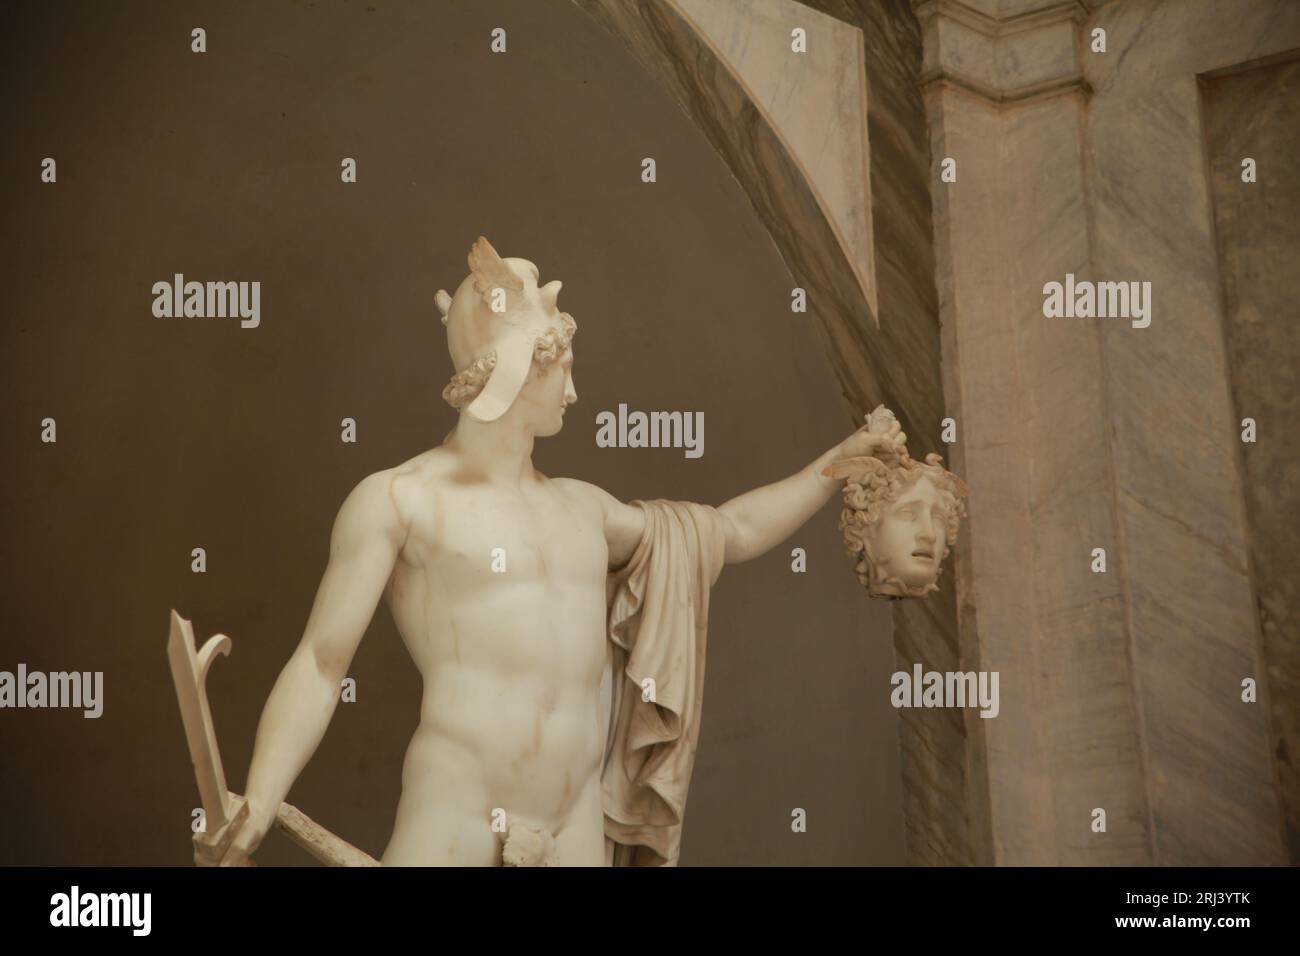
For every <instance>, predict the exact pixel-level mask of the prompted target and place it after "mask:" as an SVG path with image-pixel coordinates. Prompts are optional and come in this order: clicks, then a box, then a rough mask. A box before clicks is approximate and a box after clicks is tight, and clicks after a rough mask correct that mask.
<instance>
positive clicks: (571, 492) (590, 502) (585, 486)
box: [546, 478, 618, 513]
mask: <svg viewBox="0 0 1300 956" xmlns="http://www.w3.org/2000/svg"><path fill="white" fill-rule="evenodd" d="M546 480H547V482H549V483H550V485H551V487H552V488H554V489H555V490H556V491H558V492H559V493H560V494H562V495H564V496H565V497H567V498H570V499H572V500H574V501H577V502H579V503H581V504H582V505H584V506H586V507H589V508H596V509H599V510H600V511H601V513H604V512H605V511H606V510H608V508H609V504H610V502H613V503H615V504H617V503H618V499H617V498H615V497H614V496H613V495H611V494H610V493H609V492H608V491H606V490H605V489H604V488H601V487H600V486H599V485H593V484H592V483H591V482H589V481H583V480H582V479H580V478H548V479H546Z"/></svg>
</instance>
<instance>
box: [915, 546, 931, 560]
mask: <svg viewBox="0 0 1300 956" xmlns="http://www.w3.org/2000/svg"><path fill="white" fill-rule="evenodd" d="M912 557H914V558H925V559H926V560H929V561H933V560H934V552H933V551H926V550H925V549H924V548H922V549H920V550H918V551H913V552H912Z"/></svg>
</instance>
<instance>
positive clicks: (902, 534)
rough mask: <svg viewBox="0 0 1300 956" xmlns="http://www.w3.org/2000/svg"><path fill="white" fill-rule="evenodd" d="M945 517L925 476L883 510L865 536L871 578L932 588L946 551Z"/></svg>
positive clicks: (941, 505)
mask: <svg viewBox="0 0 1300 956" xmlns="http://www.w3.org/2000/svg"><path fill="white" fill-rule="evenodd" d="M945 513H946V512H945V507H944V502H943V499H942V498H941V497H940V495H939V490H938V489H937V488H936V487H935V485H934V482H933V481H931V480H930V478H929V476H928V475H923V476H922V477H921V478H919V479H917V481H916V482H915V483H913V484H912V485H911V487H909V488H907V489H906V490H905V491H904V492H903V493H902V494H901V495H899V497H898V500H897V501H895V502H892V503H891V504H889V505H888V506H886V508H885V510H884V512H883V514H882V515H881V517H880V520H879V521H878V522H877V523H876V525H875V527H874V528H873V529H872V531H871V532H870V534H869V535H868V545H869V548H868V553H869V558H870V562H871V565H872V569H873V572H874V574H873V575H872V576H873V578H875V579H876V580H881V579H888V578H897V579H898V580H899V581H901V582H902V583H903V584H904V585H905V586H906V587H907V588H909V589H923V588H926V587H927V586H928V585H931V584H933V583H934V582H935V580H936V579H937V578H938V577H939V565H940V563H941V562H942V561H943V556H944V553H945V552H946V551H947V549H948V532H947V524H946V521H945Z"/></svg>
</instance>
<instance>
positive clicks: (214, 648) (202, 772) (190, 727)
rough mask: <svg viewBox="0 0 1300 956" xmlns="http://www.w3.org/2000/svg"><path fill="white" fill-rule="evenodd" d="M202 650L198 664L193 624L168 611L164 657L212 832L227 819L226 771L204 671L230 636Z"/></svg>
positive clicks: (226, 650) (226, 646) (224, 649)
mask: <svg viewBox="0 0 1300 956" xmlns="http://www.w3.org/2000/svg"><path fill="white" fill-rule="evenodd" d="M214 642H216V643H215V644H214ZM221 642H224V645H223V644H222V643H221ZM203 651H204V654H203V660H204V663H203V664H202V665H201V664H200V660H199V655H198V654H197V653H196V652H195V649H194V628H193V627H192V626H191V624H190V622H189V621H187V620H185V619H184V618H182V617H181V616H180V615H179V614H177V613H176V612H175V611H172V616H171V631H170V633H169V635H168V637H167V659H168V661H170V662H171V669H172V681H173V682H174V683H175V685H176V699H177V701H178V702H179V703H180V706H181V720H182V721H183V722H184V724H185V739H186V740H187V741H188V742H189V747H190V762H191V763H192V764H193V765H194V779H195V780H196V781H197V782H198V785H199V797H200V798H201V799H202V801H203V812H204V814H205V823H206V830H207V832H208V833H216V832H217V831H218V830H220V829H221V828H222V827H223V826H225V825H226V822H227V821H228V820H229V807H228V804H227V800H228V793H227V790H226V772H225V770H224V769H223V768H222V766H221V754H220V752H219V751H218V750H217V735H216V731H215V729H214V728H213V726H212V714H211V713H210V712H209V710H208V695H207V691H206V690H205V688H204V679H205V677H206V675H207V666H206V665H207V663H210V662H211V659H212V656H213V655H214V654H216V653H223V654H228V653H229V652H230V639H229V638H227V637H221V638H213V639H212V640H211V641H209V642H208V644H206V645H204V648H203Z"/></svg>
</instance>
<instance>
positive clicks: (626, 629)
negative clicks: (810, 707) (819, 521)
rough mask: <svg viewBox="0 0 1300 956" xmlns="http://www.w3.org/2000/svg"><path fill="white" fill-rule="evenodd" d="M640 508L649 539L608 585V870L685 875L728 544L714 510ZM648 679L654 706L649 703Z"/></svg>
mask: <svg viewBox="0 0 1300 956" xmlns="http://www.w3.org/2000/svg"><path fill="white" fill-rule="evenodd" d="M631 504H632V505H634V506H637V507H640V508H641V510H642V511H644V512H645V516H646V521H645V532H644V533H643V534H642V536H641V542H640V543H639V544H638V545H637V548H636V550H635V552H634V553H633V554H632V557H631V559H630V560H629V561H628V563H627V564H626V565H625V566H623V567H622V568H620V569H619V570H617V571H614V572H611V573H610V574H609V576H608V578H607V579H606V583H607V587H606V598H607V600H606V605H607V607H608V609H609V620H608V625H609V626H608V634H609V642H610V643H609V645H608V647H609V655H608V657H609V669H608V670H607V675H606V676H607V678H608V679H609V681H610V682H611V684H610V685H609V686H608V688H607V689H608V693H609V696H610V710H609V715H610V726H609V732H608V735H607V738H606V746H605V762H604V765H603V767H602V770H601V787H602V791H603V795H604V811H605V862H606V864H607V865H612V866H676V865H677V858H678V856H680V854H681V839H682V825H683V821H684V819H685V816H686V794H687V791H688V790H689V789H690V785H691V772H692V771H693V770H694V768H695V747H696V741H697V740H698V739H699V733H700V716H701V711H702V706H703V703H704V655H705V645H706V643H707V636H708V618H709V589H710V588H711V587H712V586H713V583H714V582H715V581H716V580H717V579H718V575H719V573H721V571H722V562H723V557H724V555H725V551H726V535H725V531H724V525H723V519H722V516H721V515H720V514H719V513H718V511H717V509H715V508H710V507H708V506H706V505H698V504H693V503H690V502H679V501H663V500H654V501H633V502H631ZM647 678H649V679H651V680H653V681H654V684H653V691H654V693H653V697H654V699H653V700H645V699H644V698H645V697H647V696H649V694H648V693H647V692H645V688H646V687H647V686H648V685H645V684H643V682H644V681H645V680H646V679H647Z"/></svg>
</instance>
